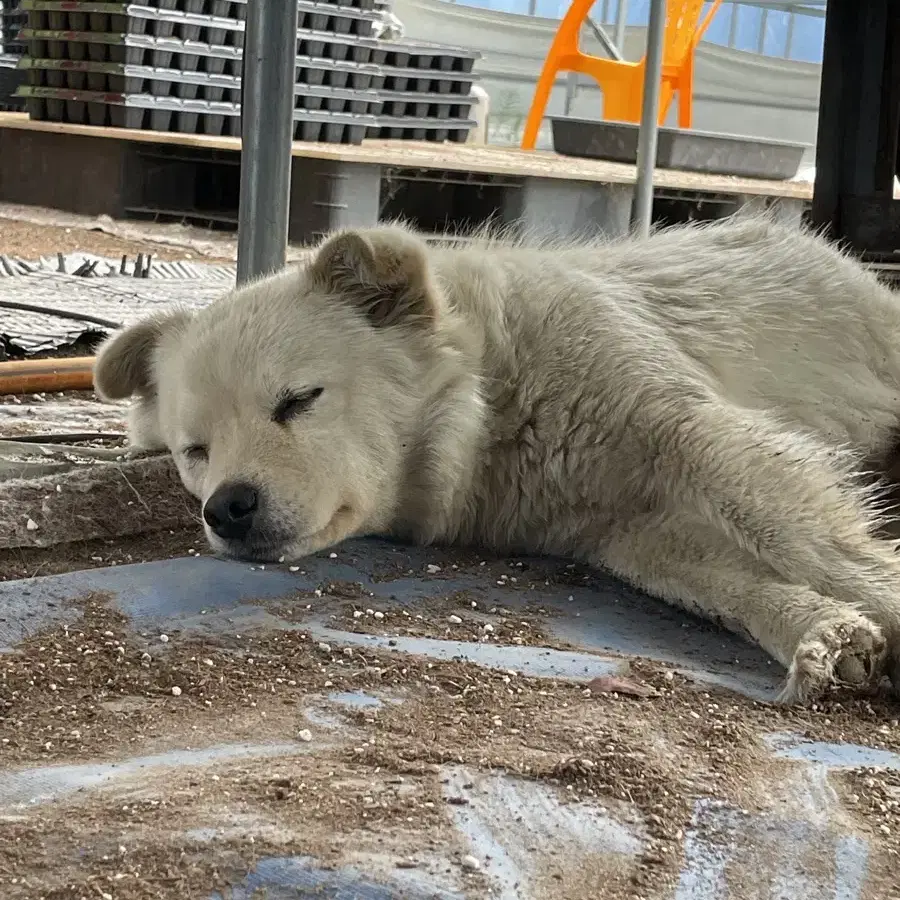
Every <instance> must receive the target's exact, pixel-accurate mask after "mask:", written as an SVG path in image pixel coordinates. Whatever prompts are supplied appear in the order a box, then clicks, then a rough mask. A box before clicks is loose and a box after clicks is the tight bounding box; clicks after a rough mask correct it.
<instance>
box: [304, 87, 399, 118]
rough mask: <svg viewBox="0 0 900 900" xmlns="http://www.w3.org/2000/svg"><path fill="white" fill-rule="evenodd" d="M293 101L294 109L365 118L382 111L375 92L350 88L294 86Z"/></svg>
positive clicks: (379, 98) (379, 96)
mask: <svg viewBox="0 0 900 900" xmlns="http://www.w3.org/2000/svg"><path fill="white" fill-rule="evenodd" d="M294 101H295V102H294V107H295V108H296V109H308V110H326V111H327V112H333V113H352V114H354V115H366V116H377V115H379V114H380V113H381V111H382V99H381V95H380V94H379V93H378V92H377V91H363V90H355V89H352V88H334V87H327V86H324V85H311V84H297V85H295V86H294Z"/></svg>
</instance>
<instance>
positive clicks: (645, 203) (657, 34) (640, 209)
mask: <svg viewBox="0 0 900 900" xmlns="http://www.w3.org/2000/svg"><path fill="white" fill-rule="evenodd" d="M665 30H666V0H650V21H649V22H648V24H647V55H646V57H645V59H646V64H645V68H644V95H643V98H642V105H641V127H640V131H639V133H638V149H637V173H636V181H635V185H634V203H633V205H632V209H631V225H632V228H633V230H634V232H635V233H636V234H637V235H639V236H641V237H647V236H648V235H649V234H650V223H651V221H652V218H653V170H654V168H655V167H656V145H657V140H658V137H659V95H660V91H661V82H662V62H663V39H664V37H665Z"/></svg>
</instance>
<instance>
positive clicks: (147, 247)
mask: <svg viewBox="0 0 900 900" xmlns="http://www.w3.org/2000/svg"><path fill="white" fill-rule="evenodd" d="M76 252H82V253H95V254H97V255H98V256H106V257H111V258H113V259H115V258H117V257H120V256H122V255H127V256H128V257H129V258H134V257H135V256H137V254H138V253H143V254H144V255H145V256H146V255H147V254H148V253H152V254H153V255H154V257H156V258H157V259H160V260H181V261H183V260H193V261H199V260H200V256H199V254H198V253H197V252H195V251H191V250H189V249H186V248H180V247H173V246H169V245H166V244H160V243H155V242H153V241H134V240H126V239H123V238H119V237H116V236H114V235H111V234H105V233H104V232H102V231H97V230H88V229H86V228H73V227H69V226H61V225H42V224H35V223H32V222H22V221H17V220H14V219H4V218H0V255H2V256H16V257H19V258H20V259H27V260H34V259H38V258H40V257H42V256H53V255H55V254H57V253H76ZM202 261H204V262H221V263H230V262H232V260H231V259H230V258H227V257H224V256H220V257H215V256H213V257H210V256H203V257H202Z"/></svg>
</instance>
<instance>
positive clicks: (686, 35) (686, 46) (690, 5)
mask: <svg viewBox="0 0 900 900" xmlns="http://www.w3.org/2000/svg"><path fill="white" fill-rule="evenodd" d="M704 3H705V0H667V3H666V13H667V15H666V32H665V38H664V45H663V64H664V65H668V66H677V65H679V63H681V62H682V61H683V60H684V58H685V56H686V55H687V54H688V53H689V52H690V50H691V46H692V45H693V43H694V36H695V35H696V33H697V28H698V27H699V25H700V16H701V14H702V13H703V5H704Z"/></svg>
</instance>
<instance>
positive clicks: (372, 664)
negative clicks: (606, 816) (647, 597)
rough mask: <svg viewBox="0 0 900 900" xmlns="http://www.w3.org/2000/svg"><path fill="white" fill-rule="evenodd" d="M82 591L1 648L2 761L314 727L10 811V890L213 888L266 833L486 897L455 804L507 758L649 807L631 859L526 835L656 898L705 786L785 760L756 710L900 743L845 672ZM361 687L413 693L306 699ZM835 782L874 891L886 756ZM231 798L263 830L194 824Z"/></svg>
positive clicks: (624, 805)
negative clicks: (527, 653)
mask: <svg viewBox="0 0 900 900" xmlns="http://www.w3.org/2000/svg"><path fill="white" fill-rule="evenodd" d="M458 600H459V598H456V601H455V602H457V603H458ZM295 602H299V603H300V604H302V598H295ZM78 605H79V610H78V611H79V613H80V616H81V617H80V618H79V619H78V620H77V621H76V622H75V623H74V624H72V625H68V626H56V627H52V628H48V629H46V630H45V631H42V632H40V633H38V634H35V635H33V636H32V637H31V638H29V639H28V640H27V641H26V642H25V643H24V644H23V645H21V646H20V647H19V648H18V650H17V653H16V654H14V655H12V656H8V657H6V658H0V771H2V770H7V771H9V770H10V769H12V770H21V769H23V768H24V767H29V766H35V765H47V764H52V763H61V762H65V763H77V762H88V761H89V762H92V763H97V762H101V761H109V762H115V761H117V760H120V759H122V758H124V757H127V756H129V755H138V754H140V755H146V754H151V753H160V752H165V751H166V750H174V749H179V748H184V747H187V746H190V747H202V746H207V745H210V744H215V743H217V742H219V741H221V738H222V736H223V734H222V724H223V722H225V721H227V723H228V729H227V731H228V739H229V741H242V740H243V741H252V742H256V743H259V742H261V741H270V742H273V743H277V742H291V741H297V740H298V738H299V741H300V742H301V743H302V744H303V745H304V746H305V749H301V750H298V751H297V752H295V753H293V754H292V755H289V756H286V757H284V758H278V759H274V760H271V759H270V760H265V761H262V762H260V761H251V762H248V761H224V762H219V763H217V764H214V765H211V766H210V765H205V766H202V767H200V768H194V769H191V768H190V767H187V768H186V769H181V770H180V771H179V772H178V773H176V774H174V775H172V774H171V773H168V774H166V775H164V776H157V777H149V778H145V779H143V780H140V781H138V782H134V781H133V780H129V779H124V780H122V782H121V783H115V784H112V785H111V786H107V787H106V788H104V789H103V790H91V791H81V792H79V793H77V794H75V795H72V796H69V797H65V798H63V799H60V800H57V801H56V802H54V803H52V804H40V805H37V806H33V807H31V808H28V809H22V810H20V811H19V812H17V813H16V814H15V815H12V816H10V815H5V816H0V823H2V828H3V834H4V840H3V841H2V842H0V885H3V886H4V887H3V895H4V897H9V898H11V900H17V898H29V900H31V898H37V897H43V898H47V900H50V898H52V900H76V898H79V900H80V898H89V897H93V896H99V897H106V896H110V897H114V898H115V900H138V898H141V900H143V898H151V897H166V898H169V897H171V898H189V897H198V898H199V897H203V896H207V895H208V891H209V890H210V889H211V887H213V886H214V885H216V884H218V883H220V882H221V881H223V880H224V879H226V878H228V877H234V876H236V875H237V874H239V873H240V872H242V871H244V870H246V868H247V867H248V866H252V865H253V863H254V861H256V860H258V859H260V858H262V857H265V856H284V855H286V854H289V853H297V852H303V853H310V854H315V855H316V856H317V857H319V858H321V859H322V860H323V861H324V862H325V863H326V864H333V865H338V864H340V863H341V862H342V861H345V860H346V859H347V856H348V853H351V849H350V848H352V853H355V854H359V853H364V852H365V851H366V849H367V848H368V849H370V850H371V851H372V852H375V850H376V849H377V850H378V852H380V853H383V852H384V851H385V849H387V850H388V852H389V853H393V854H395V857H396V865H397V866H398V867H400V868H403V867H405V866H410V867H418V866H421V867H423V868H425V869H428V867H430V866H438V867H439V866H441V865H446V861H447V859H448V858H449V859H450V860H456V862H455V863H454V865H455V866H456V867H458V868H459V869H460V872H461V875H460V877H461V882H462V884H463V885H464V887H465V895H466V896H467V897H471V898H480V897H487V896H488V894H487V892H486V890H487V889H486V882H485V881H484V880H483V879H484V875H485V873H488V872H490V861H489V860H487V861H485V866H484V869H482V870H479V871H473V872H463V871H462V869H463V863H462V862H461V861H462V859H463V858H464V856H465V854H466V852H467V851H466V848H465V847H464V846H462V844H461V842H460V838H459V835H458V834H457V833H456V832H455V831H454V829H453V827H452V820H451V813H452V808H453V807H454V806H458V805H462V806H465V805H467V804H469V803H471V802H474V801H475V800H476V793H473V792H476V788H475V782H474V780H477V778H481V777H489V776H490V775H491V773H498V772H502V773H504V774H505V776H506V777H509V778H518V779H524V780H527V781H533V782H538V783H541V784H544V785H546V786H547V787H548V788H550V789H551V790H552V791H554V792H556V794H557V796H558V798H559V800H560V801H561V802H562V803H564V804H588V805H592V806H595V807H600V808H604V809H607V810H613V811H615V812H616V813H617V815H618V816H619V818H620V819H621V817H622V816H625V817H626V818H627V815H628V812H627V811H628V810H635V811H636V812H637V813H639V815H640V817H641V818H642V820H643V823H644V824H643V825H642V826H640V827H641V828H644V829H645V831H646V834H645V839H646V843H645V848H644V851H643V852H642V853H641V854H640V855H639V857H638V858H637V859H636V860H632V861H628V860H627V859H625V860H623V859H616V860H612V859H607V858H603V859H596V858H595V859H591V860H585V859H583V860H580V861H578V862H573V860H571V859H565V858H559V857H557V856H551V855H546V854H544V855H543V856H542V849H543V848H542V847H540V846H535V847H534V848H533V852H534V853H535V854H536V856H537V857H538V859H539V862H540V867H541V868H542V869H543V870H544V872H545V877H546V883H545V884H544V886H543V891H542V894H541V896H542V897H546V898H547V900H582V898H584V900H588V898H590V900H613V898H615V900H638V898H646V900H649V898H663V897H667V896H671V893H670V892H671V890H672V888H673V885H674V883H675V880H676V878H677V873H678V870H679V865H680V859H681V854H682V848H683V841H684V835H685V831H686V829H687V828H688V826H689V824H690V811H691V801H692V798H693V797H695V796H697V795H698V794H705V795H709V796H714V797H717V798H720V799H721V800H727V801H728V802H730V803H732V804H734V805H735V806H736V807H737V808H738V809H743V810H744V811H745V813H746V814H748V815H749V814H752V813H755V812H759V811H763V810H765V808H766V807H767V804H768V798H769V796H770V793H771V786H772V784H773V783H777V781H778V779H779V777H782V778H787V777H789V773H790V769H791V765H792V764H791V763H788V762H782V763H775V764H774V771H773V762H772V758H771V756H770V755H769V754H768V753H767V752H765V750H764V747H763V744H762V742H761V740H760V734H761V733H762V732H763V731H764V730H773V729H776V730H785V731H787V730H790V731H799V732H801V733H806V734H808V735H810V736H812V737H824V738H827V739H831V740H834V739H837V738H838V735H840V737H841V738H842V739H851V738H852V739H859V740H861V741H862V742H863V743H869V744H872V745H877V746H879V747H882V748H890V749H893V750H900V730H898V727H897V722H896V720H895V719H894V720H892V719H891V718H890V716H891V715H892V714H894V715H895V714H896V711H897V707H896V706H892V705H891V704H890V703H889V702H888V701H884V700H879V699H875V698H873V699H871V700H858V699H853V698H850V697H847V696H842V695H838V694H835V695H834V697H832V698H829V699H828V700H826V701H825V702H823V703H822V704H820V705H818V706H817V707H816V708H813V709H805V710H781V709H774V708H770V707H767V706H766V705H764V704H758V703H754V702H752V701H748V700H745V699H743V698H738V697H735V696H733V695H731V694H728V693H726V692H719V691H700V690H698V689H697V688H696V687H695V686H694V685H692V684H691V683H690V682H689V681H687V680H686V679H684V678H683V677H682V676H680V675H678V674H676V673H674V672H672V671H670V670H666V669H665V668H664V667H661V666H657V665H650V664H647V663H642V662H634V663H632V665H631V668H630V672H629V673H628V675H627V676H626V677H625V678H623V679H622V680H621V681H620V684H619V687H620V690H619V691H616V692H609V691H607V690H603V689H602V686H601V689H600V690H597V689H596V686H595V687H594V688H592V687H591V685H590V684H586V683H571V682H564V681H555V680H547V679H533V678H528V677H525V676H523V675H521V674H517V673H510V672H505V671H502V670H490V669H485V668H482V667H479V666H477V665H474V664H472V663H466V662H457V661H449V662H446V661H445V662H439V661H430V660H427V659H425V658H422V657H415V656H407V655H403V656H398V655H396V654H394V653H391V652H384V651H378V650H372V649H371V648H367V649H366V650H365V651H364V652H363V651H360V650H359V649H357V648H354V647H349V646H348V647H341V646H331V645H325V644H322V643H321V642H317V641H316V640H315V639H313V638H312V637H310V636H309V635H308V634H306V633H305V632H304V631H303V630H302V626H301V627H300V628H297V629H293V630H289V631H277V632H271V631H267V630H259V631H252V632H251V633H248V634H233V635H227V636H215V637H203V638H198V637H196V636H195V635H188V634H184V635H182V634H178V633H174V634H172V635H166V636H165V640H164V641H163V640H162V638H161V637H160V635H158V634H155V633H147V632H137V631H135V629H134V628H133V626H132V625H131V624H130V623H129V622H128V621H127V620H126V619H125V617H123V616H122V615H121V614H120V613H118V612H117V611H115V610H114V609H112V608H111V607H110V606H109V605H108V601H107V598H105V597H103V596H97V595H94V596H89V597H85V598H83V600H82V601H80V603H79V604H78ZM443 612H445V610H443V611H441V618H442V619H443ZM425 618H430V616H426V617H425ZM360 689H363V690H366V691H368V692H370V693H372V694H376V695H380V696H385V697H388V696H389V697H393V698H399V699H402V701H403V702H402V703H399V704H398V703H391V702H388V703H385V704H384V705H383V706H381V707H380V708H378V709H371V708H365V709H360V710H354V711H349V712H345V713H344V714H343V715H342V716H341V724H340V725H339V727H337V728H335V729H331V730H330V729H328V728H326V727H323V726H321V725H318V726H317V725H315V724H312V725H311V724H309V722H307V721H306V720H304V718H303V715H302V711H303V710H304V709H309V708H311V707H316V706H317V705H318V706H320V707H321V706H322V704H324V703H325V699H324V698H325V697H326V695H328V693H329V691H358V690H360ZM638 689H640V690H638ZM873 738H874V740H873ZM448 767H464V768H465V770H466V771H468V772H472V773H475V775H473V776H472V778H473V781H471V782H469V783H468V788H466V787H465V786H463V788H462V789H461V790H458V791H457V790H454V791H450V792H448V790H447V789H446V783H447V775H446V773H447V771H448ZM779 769H780V770H782V771H778V770H779ZM840 789H841V791H842V792H843V793H844V794H845V796H846V797H847V798H849V800H848V805H849V806H850V808H851V809H852V810H853V811H854V815H855V817H856V818H855V826H856V827H857V828H858V829H859V830H860V832H861V833H866V834H870V835H873V836H877V838H878V839H879V840H878V844H879V846H880V847H882V848H883V849H882V850H881V851H880V853H879V854H877V856H876V859H875V860H874V872H875V876H874V878H875V880H874V886H873V891H874V892H872V893H867V894H866V897H867V898H868V897H871V898H872V900H875V898H881V900H886V898H887V897H888V896H890V895H889V894H888V893H887V891H888V889H889V885H890V884H891V883H892V879H893V874H892V872H891V866H895V865H896V856H897V850H898V843H897V840H896V836H897V835H898V834H900V813H898V804H897V802H896V797H897V778H896V774H893V775H892V774H890V773H884V772H882V771H880V770H879V771H875V770H872V771H863V770H859V771H853V772H850V773H849V774H848V775H847V776H846V777H845V778H842V779H841V780H840ZM230 822H242V823H244V824H245V825H247V824H250V825H252V826H253V827H251V828H250V832H251V833H252V834H254V835H255V836H254V837H252V839H248V838H247V836H246V834H244V835H243V836H242V832H241V831H240V830H239V829H234V830H229V829H227V828H225V829H224V833H223V834H222V836H221V838H220V839H218V840H216V841H215V842H214V843H213V844H211V845H210V844H208V843H205V842H204V841H203V840H201V839H199V838H197V837H190V835H191V834H196V833H197V831H198V829H203V828H209V829H213V830H216V829H219V830H220V831H222V826H223V823H230ZM263 825H265V826H266V827H263ZM636 827H638V826H637V825H636ZM437 851H440V853H439V854H438V852H437ZM823 864H824V863H823ZM739 886H740V885H739V879H738V873H733V880H732V881H731V883H730V885H729V887H730V888H733V889H734V890H733V891H732V893H730V894H729V897H742V896H744V895H743V894H741V893H740V891H739V890H738V888H739ZM746 896H747V897H755V896H756V895H755V894H753V893H752V892H750V893H747V894H746Z"/></svg>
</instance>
